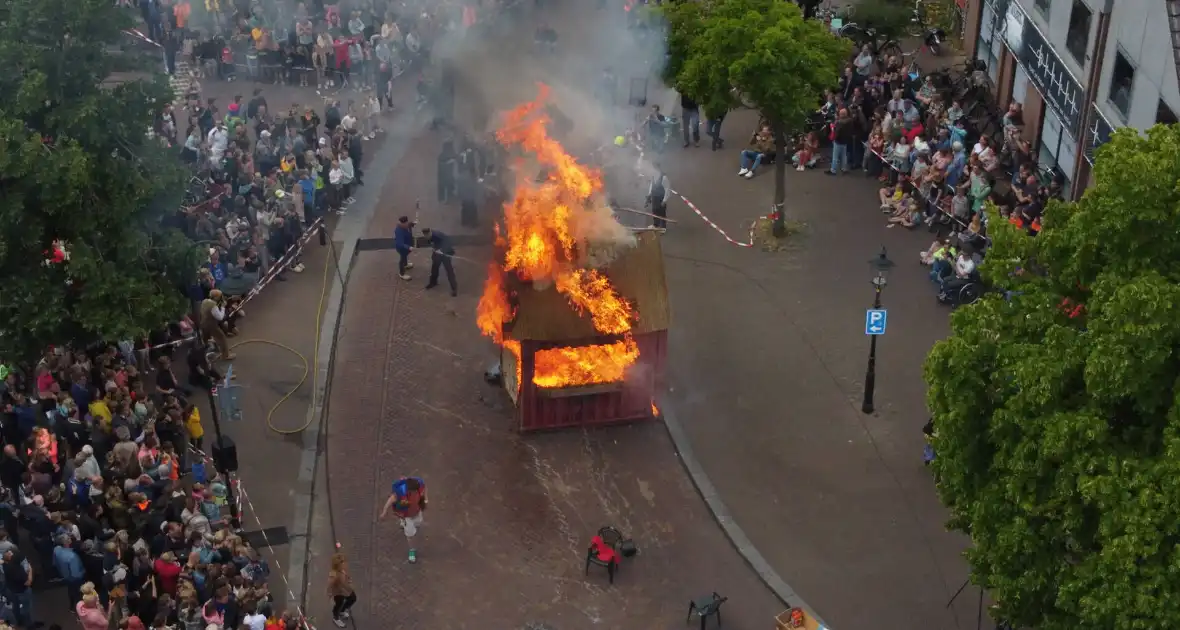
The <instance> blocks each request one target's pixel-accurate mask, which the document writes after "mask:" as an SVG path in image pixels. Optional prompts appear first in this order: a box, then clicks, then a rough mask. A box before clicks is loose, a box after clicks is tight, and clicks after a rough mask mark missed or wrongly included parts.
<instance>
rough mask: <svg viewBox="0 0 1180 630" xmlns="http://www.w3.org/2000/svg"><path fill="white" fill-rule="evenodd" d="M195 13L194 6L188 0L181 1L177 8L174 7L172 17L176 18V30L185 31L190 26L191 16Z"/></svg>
mask: <svg viewBox="0 0 1180 630" xmlns="http://www.w3.org/2000/svg"><path fill="white" fill-rule="evenodd" d="M192 12H193V6H192V5H191V4H189V1H188V0H180V1H179V2H177V3H176V6H174V7H172V15H173V16H174V17H175V18H176V29H177V30H178V31H182V32H183V31H184V29H185V27H187V26H188V17H189V14H191V13H192Z"/></svg>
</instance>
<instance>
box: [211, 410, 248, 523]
mask: <svg viewBox="0 0 1180 630" xmlns="http://www.w3.org/2000/svg"><path fill="white" fill-rule="evenodd" d="M205 393H206V394H207V395H208V396H209V409H210V411H211V412H212V417H213V440H214V442H213V452H214V453H216V452H218V451H220V450H221V447H222V441H221V412H220V411H218V409H217V388H216V387H210V388H209V389H207V390H205ZM220 459H221V458H219V457H216V456H214V457H213V465H214V466H215V467H216V468H217V472H219V473H221V476H222V477H224V478H225V488H226V497H225V498H226V500H227V501H229V522H230V526H231V527H233V528H234V529H235V530H237V529H241V527H242V519H241V515H240V514H238V501H237V498H236V497H235V496H234V484H233V480H232V479H230V471H228V470H226V469H225V467H224V466H222V462H221V461H219V460H220Z"/></svg>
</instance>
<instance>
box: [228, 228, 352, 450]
mask: <svg viewBox="0 0 1180 630" xmlns="http://www.w3.org/2000/svg"><path fill="white" fill-rule="evenodd" d="M328 247H333V245H332V243H331V239H329V241H328ZM334 262H335V258H334V257H333V256H332V255H329V256H328V257H327V259H326V260H325V261H324V277H323V280H322V282H321V287H320V301H319V304H318V305H317V306H316V309H315V349H314V350H313V351H312V357H313V360H312V361H308V359H307V357H306V356H304V355H303V353H301V352H299V351H298V350H296V349H295V348H292V347H291V346H288V345H286V344H283V343H279V342H277V341H274V340H271V339H246V340H243V341H239V342H237V343H235V344H233V345H231V346H230V349H231V350H232V349H233V348H237V347H239V346H244V345H246V344H251V343H261V344H265V345H268V346H274V347H276V348H282V349H283V350H286V351H287V352H290V353H291V354H293V355H295V356H297V357H299V360H300V361H302V362H303V374H302V375H301V376H300V377H299V382H298V383H296V384H295V386H294V387H292V388H291V390H290V391H288V392H287V393H286V394H283V397H282V398H279V400H278V402H276V403H275V404H274V406H273V407H271V408H270V411H268V412H267V413H266V426H267V427H268V428H269V429H270V430H271V431H274V432H275V433H278V434H279V435H294V434H296V433H302V432H303V431H305V430H306V429H307V427H309V426H311V423H312V422H314V421H315V418H313V417H311V413H310V410H312V409H314V408H315V402H316V385H317V384H318V383H317V382H316V377H317V375H318V371H319V370H318V368H319V356H320V325H321V324H322V323H323V312H324V302H325V301H327V299H328V271H329V270H331V269H332V264H333V263H334ZM309 373H310V374H311V402H310V403H308V407H307V408H308V411H309V413H308V414H307V416H308V417H307V420H306V421H305V422H304V423H303V424H301V425H299V426H298V427H296V428H294V429H281V428H279V427H277V426H275V424H274V415H275V412H276V411H278V410H279V407H281V406H282V405H283V403H285V402H287V399H289V398H290V397H291V396H294V395H295V392H297V391H299V389H300V388H301V387H303V384H304V383H306V382H307V376H308V374H309Z"/></svg>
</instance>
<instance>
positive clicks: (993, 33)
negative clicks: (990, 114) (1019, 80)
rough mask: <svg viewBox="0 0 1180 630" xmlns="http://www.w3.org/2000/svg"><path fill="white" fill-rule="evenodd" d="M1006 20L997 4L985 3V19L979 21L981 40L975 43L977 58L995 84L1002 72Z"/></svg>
mask: <svg viewBox="0 0 1180 630" xmlns="http://www.w3.org/2000/svg"><path fill="white" fill-rule="evenodd" d="M1003 26H1004V22H1003V20H1002V19H1001V14H999V13H997V12H996V7H995V5H994V4H993V3H992V2H991V1H990V0H989V1H987V2H984V4H983V19H982V20H980V22H979V41H978V42H976V44H975V58H976V59H977V60H979V61H981V62H983V65H984V66H986V67H987V74H988V77H990V78H991V80H992V85H995V83H996V80H997V78H998V77H999V74H1000V52H1001V51H1002V50H1003V49H1004V33H1003Z"/></svg>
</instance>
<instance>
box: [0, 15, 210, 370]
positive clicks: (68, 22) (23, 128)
mask: <svg viewBox="0 0 1180 630" xmlns="http://www.w3.org/2000/svg"><path fill="white" fill-rule="evenodd" d="M130 25H131V22H130V18H129V16H128V15H127V14H125V13H124V12H123V10H121V9H118V8H116V7H115V6H114V3H113V2H110V0H6V1H5V2H3V3H0V67H3V68H4V69H5V72H3V73H0V142H2V143H3V147H2V149H0V278H2V281H3V288H0V295H2V298H0V361H19V360H27V359H29V358H30V357H35V356H36V355H37V354H38V353H39V352H40V351H41V350H42V349H43V348H44V347H46V346H47V345H49V344H61V343H70V342H87V341H92V340H99V339H105V340H116V339H125V338H130V337H134V336H137V335H142V334H143V333H144V332H145V331H146V330H149V329H153V328H158V327H160V326H161V325H162V324H164V323H166V322H168V321H170V320H175V318H177V317H178V316H179V315H181V314H182V313H183V312H184V310H185V302H184V298H183V297H182V296H181V294H180V292H179V291H178V287H179V286H180V285H181V284H182V283H183V282H185V280H186V279H187V278H188V277H189V276H190V275H191V272H192V271H193V269H195V267H196V264H197V260H198V259H197V257H196V255H195V253H196V251H197V248H196V247H195V245H193V244H192V243H191V242H189V241H188V240H187V239H185V238H184V236H183V235H182V234H181V233H180V232H178V231H175V230H165V229H163V228H162V227H161V225H160V219H161V213H162V212H163V210H161V209H162V208H169V207H170V208H173V209H174V208H176V204H177V203H178V202H179V201H180V193H181V192H182V188H183V184H184V181H185V180H184V178H185V174H184V171H183V169H182V168H181V167H180V165H179V161H178V160H177V159H176V156H174V155H172V154H170V153H169V152H167V151H166V150H165V149H164V148H163V147H162V146H160V144H159V142H158V140H150V139H148V138H147V135H146V132H147V130H148V129H149V127H150V125H151V122H152V117H153V115H154V114H155V113H156V112H158V110H159V108H160V107H161V106H162V105H163V104H164V103H166V102H168V101H170V100H171V94H170V91H169V89H168V87H167V82H166V81H162V80H160V81H156V82H144V81H133V82H128V83H123V84H121V85H117V86H114V87H110V86H101V84H102V83H103V81H104V79H106V78H107V76H108V75H109V74H110V73H111V71H112V70H114V69H116V68H117V67H118V60H117V59H116V58H114V57H113V56H112V55H111V54H109V53H108V52H107V51H108V50H110V49H112V48H114V45H115V44H116V43H117V42H118V40H119V37H120V31H121V29H122V28H125V27H127V26H130ZM165 201H167V202H169V203H164V202H165ZM54 241H64V242H65V244H66V246H65V247H66V250H67V251H68V252H69V260H68V261H67V262H64V263H60V264H46V263H45V260H46V254H45V252H46V251H47V250H50V249H51V244H52V243H53V242H54Z"/></svg>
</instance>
